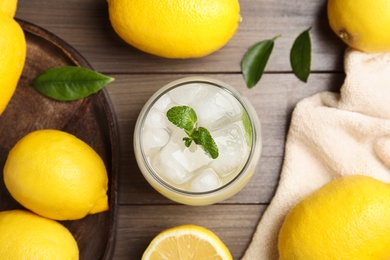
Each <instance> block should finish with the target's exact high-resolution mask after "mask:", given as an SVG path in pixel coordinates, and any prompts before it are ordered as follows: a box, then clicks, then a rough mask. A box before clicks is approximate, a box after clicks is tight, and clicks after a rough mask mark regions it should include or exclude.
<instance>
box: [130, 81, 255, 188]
mask: <svg viewBox="0 0 390 260" xmlns="http://www.w3.org/2000/svg"><path fill="white" fill-rule="evenodd" d="M191 83H206V84H209V85H213V86H215V87H218V88H220V89H222V90H223V91H226V92H228V93H229V94H230V95H232V96H233V97H234V98H235V99H236V100H237V101H238V102H239V103H240V105H241V106H242V108H243V109H244V110H245V112H246V113H247V115H248V118H249V122H250V125H251V130H252V143H251V146H250V151H249V154H248V157H247V159H246V161H245V164H244V165H243V166H242V168H241V170H240V171H239V172H238V173H236V176H234V177H233V178H232V179H231V180H230V181H228V182H227V183H225V184H224V185H222V186H220V187H218V188H216V189H212V190H207V191H200V192H196V191H186V190H183V189H180V188H177V187H175V186H174V185H172V184H170V183H168V182H167V181H165V180H164V179H163V178H162V177H160V176H159V174H158V173H157V172H156V171H155V170H154V168H153V167H152V166H151V165H150V163H149V161H148V160H147V156H146V154H145V152H144V148H143V145H142V136H143V134H142V129H143V128H144V124H145V120H146V118H147V115H148V114H149V112H150V110H151V109H152V107H153V105H154V104H155V103H156V102H157V101H158V100H159V99H160V98H161V97H162V96H163V95H165V94H167V93H168V92H169V91H171V90H172V89H175V88H178V87H181V86H183V85H187V84H191ZM242 99H243V98H242V96H241V94H240V93H238V91H236V90H235V89H233V87H232V86H229V85H227V84H226V83H224V82H222V81H219V80H215V79H210V78H206V77H187V78H183V79H180V80H176V81H173V82H171V83H169V84H167V85H165V86H163V87H162V88H161V89H160V90H159V91H157V92H156V93H155V94H154V95H153V96H152V97H150V99H149V100H148V101H147V103H146V104H145V106H146V109H145V110H144V111H142V112H143V114H142V118H141V124H140V126H139V129H140V131H139V138H138V139H139V148H140V152H141V156H142V161H143V162H144V163H145V167H146V169H147V171H148V172H149V173H150V175H151V176H152V177H153V178H154V179H155V180H156V181H157V182H158V183H160V184H161V185H162V186H163V187H165V188H167V189H169V190H171V191H174V192H177V193H180V194H182V195H191V196H202V195H209V194H213V193H216V192H218V191H221V190H224V189H226V188H228V187H229V186H231V185H232V184H233V183H235V182H236V181H237V180H238V179H240V178H241V177H242V176H243V173H244V172H245V171H246V170H247V168H248V167H249V165H250V163H251V161H252V159H253V156H254V150H255V143H256V142H257V130H256V128H255V126H254V122H253V119H252V116H253V115H252V114H250V113H249V111H250V109H249V107H248V105H247V104H246V103H245V102H244V101H243V100H242Z"/></svg>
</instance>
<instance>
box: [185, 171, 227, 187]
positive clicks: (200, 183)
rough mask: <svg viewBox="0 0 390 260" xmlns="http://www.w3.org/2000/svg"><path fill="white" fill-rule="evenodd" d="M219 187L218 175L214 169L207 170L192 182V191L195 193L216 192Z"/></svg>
mask: <svg viewBox="0 0 390 260" xmlns="http://www.w3.org/2000/svg"><path fill="white" fill-rule="evenodd" d="M219 185H220V180H219V177H218V175H217V174H216V173H215V172H214V171H213V170H212V169H206V170H204V171H203V172H202V173H201V174H200V175H199V176H197V177H196V178H195V179H194V180H192V181H191V184H190V190H191V191H193V192H206V191H210V190H215V189H216V188H218V187H219Z"/></svg>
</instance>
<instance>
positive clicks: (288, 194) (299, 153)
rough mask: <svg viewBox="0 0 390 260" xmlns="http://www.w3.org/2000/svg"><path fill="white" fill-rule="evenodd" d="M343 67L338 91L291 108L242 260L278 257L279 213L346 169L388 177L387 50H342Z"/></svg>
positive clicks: (389, 87)
mask: <svg viewBox="0 0 390 260" xmlns="http://www.w3.org/2000/svg"><path fill="white" fill-rule="evenodd" d="M344 67H345V73H346V78H345V81H344V84H343V85H342V88H341V90H340V94H338V93H332V92H321V93H318V94H316V95H314V96H311V97H309V98H306V99H303V100H302V101H300V102H299V103H298V104H297V106H296V107H295V109H294V112H293V115H292V119H291V125H290V129H289V132H288V136H287V141H286V149H285V155H284V156H285V157H284V162H283V167H282V171H281V175H280V181H279V185H278V187H277V190H276V193H275V196H274V198H273V199H272V201H271V204H270V205H269V207H268V208H267V210H266V212H265V213H264V215H263V217H262V219H261V220H260V223H259V224H258V227H257V229H256V231H255V234H254V236H253V239H252V242H251V244H250V245H249V247H248V249H247V251H246V253H245V255H244V257H243V260H257V259H259V260H276V259H278V250H277V243H278V233H279V229H280V227H281V225H282V223H283V220H284V217H285V216H286V214H287V212H288V211H289V210H290V209H291V208H292V207H293V206H294V205H295V204H296V203H297V202H298V201H300V200H301V199H302V198H303V197H305V196H306V195H308V194H309V193H310V192H312V191H314V190H316V189H317V188H319V187H320V186H322V185H323V184H325V183H327V182H329V181H331V180H333V179H335V178H337V177H340V176H344V175H351V174H365V175H369V176H372V177H375V178H377V179H380V180H382V181H385V182H390V53H380V54H365V53H362V52H358V51H355V50H351V49H347V51H346V53H345V57H344ZM308 87H310V86H308Z"/></svg>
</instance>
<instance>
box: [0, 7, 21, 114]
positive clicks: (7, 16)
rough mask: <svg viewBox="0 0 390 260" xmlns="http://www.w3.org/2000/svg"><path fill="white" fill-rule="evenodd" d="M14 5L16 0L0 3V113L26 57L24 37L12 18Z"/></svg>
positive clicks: (8, 99)
mask: <svg viewBox="0 0 390 260" xmlns="http://www.w3.org/2000/svg"><path fill="white" fill-rule="evenodd" d="M16 6H17V1H16V0H3V1H1V3H0V42H1V48H0V57H1V59H0V78H1V82H0V115H1V114H2V113H3V112H4V110H5V108H6V107H7V105H8V103H9V101H10V100H11V97H12V95H13V94H14V92H15V89H16V87H17V85H18V81H19V78H20V76H21V74H22V70H23V67H24V63H25V59H26V51H27V44H26V39H25V36H24V33H23V30H22V28H21V27H20V25H19V24H18V23H17V22H16V21H15V20H14V14H15V11H16Z"/></svg>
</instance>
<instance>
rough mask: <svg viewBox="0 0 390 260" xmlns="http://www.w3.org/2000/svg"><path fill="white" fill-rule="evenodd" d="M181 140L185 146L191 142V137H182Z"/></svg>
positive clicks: (188, 145)
mask: <svg viewBox="0 0 390 260" xmlns="http://www.w3.org/2000/svg"><path fill="white" fill-rule="evenodd" d="M183 141H184V145H185V146H186V147H190V145H191V144H192V138H189V137H183Z"/></svg>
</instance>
